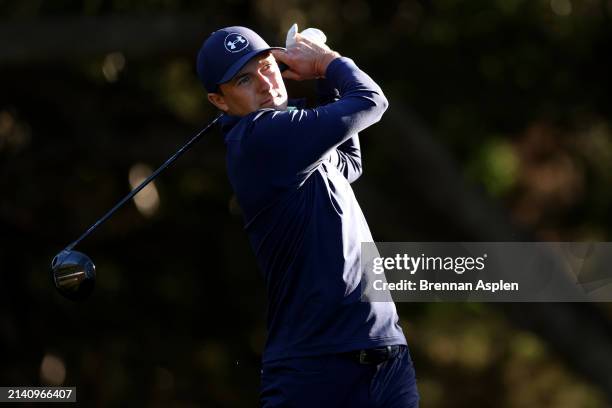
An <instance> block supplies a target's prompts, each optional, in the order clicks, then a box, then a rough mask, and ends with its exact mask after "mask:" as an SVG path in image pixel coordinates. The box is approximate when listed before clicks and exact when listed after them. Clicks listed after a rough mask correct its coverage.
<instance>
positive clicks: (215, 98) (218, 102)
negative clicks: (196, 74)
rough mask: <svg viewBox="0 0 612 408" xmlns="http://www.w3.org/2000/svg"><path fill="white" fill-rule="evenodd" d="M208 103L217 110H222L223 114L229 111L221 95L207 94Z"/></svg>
mask: <svg viewBox="0 0 612 408" xmlns="http://www.w3.org/2000/svg"><path fill="white" fill-rule="evenodd" d="M208 101H209V102H210V103H212V104H213V105H215V106H216V107H217V108H218V109H220V110H222V111H223V112H227V110H228V109H229V107H228V106H227V103H225V98H224V97H223V95H221V94H218V93H209V94H208Z"/></svg>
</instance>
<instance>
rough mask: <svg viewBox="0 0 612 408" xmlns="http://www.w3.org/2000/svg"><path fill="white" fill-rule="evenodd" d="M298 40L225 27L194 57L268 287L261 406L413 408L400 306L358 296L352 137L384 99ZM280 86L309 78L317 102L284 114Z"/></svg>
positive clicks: (365, 236)
mask: <svg viewBox="0 0 612 408" xmlns="http://www.w3.org/2000/svg"><path fill="white" fill-rule="evenodd" d="M295 41H296V43H295V45H294V46H291V47H290V48H288V49H287V50H283V49H279V48H274V47H270V46H269V45H268V44H267V43H266V42H265V41H264V40H263V39H262V38H261V37H260V36H259V35H258V34H256V33H255V32H253V31H251V30H249V29H247V28H244V27H227V28H224V29H221V30H218V31H215V32H214V33H212V34H211V35H210V37H209V38H208V39H207V40H206V41H205V42H204V44H203V46H202V48H201V49H200V52H199V54H198V60H197V69H198V76H199V77H200V79H201V81H202V82H203V84H204V86H205V88H206V90H207V91H208V99H209V101H210V102H211V103H213V104H214V105H215V106H216V107H217V108H219V109H220V110H222V111H223V112H225V113H226V115H224V117H223V118H222V131H223V133H224V134H225V140H226V145H227V170H228V175H229V179H230V182H231V184H232V186H233V188H234V191H235V193H236V196H237V199H238V202H239V204H240V207H241V209H242V211H243V214H244V218H245V229H246V231H247V233H248V235H249V239H250V242H251V245H252V247H253V250H254V251H255V254H256V257H257V261H258V264H259V267H260V269H261V270H262V272H263V276H264V280H265V284H266V288H267V292H268V302H269V303H268V340H267V343H266V348H265V352H264V355H263V369H262V385H261V403H262V406H264V407H266V408H268V407H309V408H313V407H317V408H321V407H335V408H337V407H351V408H358V407H415V406H417V404H418V394H417V389H416V382H415V374H414V369H413V366H412V362H411V360H410V356H409V353H408V349H407V347H406V340H405V338H404V335H403V333H402V330H401V328H400V326H399V325H398V316H397V313H396V310H395V305H394V304H393V302H378V303H371V302H367V301H361V292H362V286H361V285H362V281H361V273H360V254H361V242H372V241H373V239H372V236H371V234H370V230H369V228H368V225H367V223H366V221H365V218H364V216H363V213H362V212H361V209H360V207H359V205H358V203H357V200H356V199H355V196H354V194H353V191H352V189H351V186H350V184H349V183H351V182H353V181H355V180H356V179H357V178H358V177H359V176H360V174H361V152H360V148H359V139H358V137H357V133H358V132H359V131H361V130H364V129H366V128H367V127H368V126H370V125H372V124H374V123H376V122H377V121H378V120H380V118H381V116H382V114H383V112H384V111H385V109H386V108H387V100H386V99H385V97H384V95H383V93H382V91H381V89H380V88H379V87H378V85H376V84H375V83H374V81H373V80H372V79H371V78H370V77H369V76H367V75H366V74H365V73H364V72H363V71H361V70H360V69H359V68H357V66H356V65H355V63H354V62H353V61H352V60H350V59H348V58H344V57H341V56H340V55H339V54H338V53H337V52H335V51H332V50H331V49H330V48H329V47H327V46H326V45H324V44H319V43H316V42H312V41H309V40H308V39H307V38H305V37H303V36H301V35H299V34H296V37H295ZM276 61H279V62H281V63H283V64H285V65H286V66H287V67H288V68H287V69H286V70H285V71H284V72H283V73H282V75H281V71H280V69H279V67H278V65H277V62H276ZM283 78H286V79H291V80H308V79H317V81H318V85H319V90H320V91H321V96H322V97H323V99H324V101H323V103H324V104H322V105H321V106H319V107H317V108H314V109H304V108H302V107H301V106H289V104H290V103H291V104H292V105H293V103H292V101H288V99H287V91H286V89H285V85H284V82H283Z"/></svg>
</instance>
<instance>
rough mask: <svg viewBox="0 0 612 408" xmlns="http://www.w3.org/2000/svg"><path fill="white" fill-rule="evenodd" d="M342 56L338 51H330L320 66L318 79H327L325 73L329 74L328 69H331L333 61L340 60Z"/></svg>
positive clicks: (322, 59)
mask: <svg viewBox="0 0 612 408" xmlns="http://www.w3.org/2000/svg"><path fill="white" fill-rule="evenodd" d="M339 57H340V54H339V53H338V52H336V51H330V52H328V53H326V54H325V55H324V56H323V58H321V62H320V65H319V67H318V69H317V73H318V77H319V78H325V73H326V72H327V67H329V64H331V62H332V61H333V60H335V59H336V58H339Z"/></svg>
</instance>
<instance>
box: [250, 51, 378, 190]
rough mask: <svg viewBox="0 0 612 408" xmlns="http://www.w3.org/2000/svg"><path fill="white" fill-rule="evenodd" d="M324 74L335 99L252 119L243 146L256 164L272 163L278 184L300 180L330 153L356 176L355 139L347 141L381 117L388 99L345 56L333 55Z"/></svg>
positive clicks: (357, 155)
mask: <svg viewBox="0 0 612 408" xmlns="http://www.w3.org/2000/svg"><path fill="white" fill-rule="evenodd" d="M326 78H327V80H328V81H329V83H330V85H332V86H333V87H334V88H336V89H337V90H338V93H339V96H340V98H339V99H338V100H337V101H335V102H332V103H329V104H326V105H323V106H319V107H317V108H314V109H297V110H291V111H277V110H262V111H259V112H257V113H256V114H255V115H254V117H253V120H252V121H251V124H250V127H251V129H250V131H249V132H247V133H248V135H249V136H248V137H247V138H246V139H244V140H243V143H244V145H243V147H244V148H245V149H246V150H247V151H248V152H249V153H252V155H253V156H255V157H257V162H258V163H259V164H265V165H266V166H272V167H273V169H271V170H273V174H276V175H277V176H278V180H276V181H277V183H280V184H285V185H286V184H287V183H289V184H297V185H300V184H301V183H302V182H303V181H304V180H305V179H306V178H307V177H308V176H309V175H310V174H311V173H312V172H313V171H314V170H315V169H316V168H317V167H318V166H319V164H320V163H321V161H323V160H330V156H332V158H331V160H334V164H336V166H337V167H338V168H339V169H340V170H341V171H342V172H343V174H345V176H347V178H349V179H350V178H353V179H354V178H356V177H355V176H356V175H357V176H358V174H357V173H358V172H357V171H355V170H357V169H358V170H359V172H360V168H361V157H360V152H359V142H358V140H357V143H356V144H355V142H354V141H352V138H353V135H356V134H357V133H358V132H360V131H362V130H364V129H366V128H367V127H369V126H371V125H373V124H374V123H376V122H378V121H379V120H380V118H381V117H382V115H383V113H384V112H385V110H386V109H387V106H388V102H387V99H386V98H385V96H384V94H383V92H382V90H381V89H380V87H379V86H378V85H377V84H376V83H375V82H374V81H373V80H372V78H370V77H369V76H368V75H367V74H366V73H365V72H363V71H361V70H360V69H359V68H358V67H357V66H356V65H355V63H354V62H353V61H352V60H351V59H349V58H345V57H340V58H336V59H335V60H333V61H332V62H331V63H330V64H329V66H328V68H327V72H326ZM349 140H351V141H349ZM345 142H348V143H347V144H346V145H343V144H344V143H345ZM341 145H343V146H342V148H341V150H340V151H337V150H336V149H337V148H338V147H339V146H341ZM335 151H337V157H336V158H333V152H335ZM249 155H251V154H249ZM357 158H358V159H357Z"/></svg>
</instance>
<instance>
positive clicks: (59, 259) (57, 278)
mask: <svg viewBox="0 0 612 408" xmlns="http://www.w3.org/2000/svg"><path fill="white" fill-rule="evenodd" d="M51 279H52V280H53V284H54V285H55V287H56V288H57V290H58V291H59V292H60V293H61V294H62V295H63V296H65V297H66V298H68V299H70V300H83V299H85V298H87V297H88V296H89V295H90V294H91V292H92V291H93V289H94V286H95V283H96V266H95V265H94V263H93V261H92V260H91V259H90V258H89V257H88V256H87V255H85V254H84V253H82V252H78V251H72V250H67V249H64V250H63V251H62V252H60V253H59V254H57V255H55V257H54V258H53V261H51Z"/></svg>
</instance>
